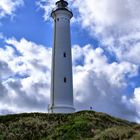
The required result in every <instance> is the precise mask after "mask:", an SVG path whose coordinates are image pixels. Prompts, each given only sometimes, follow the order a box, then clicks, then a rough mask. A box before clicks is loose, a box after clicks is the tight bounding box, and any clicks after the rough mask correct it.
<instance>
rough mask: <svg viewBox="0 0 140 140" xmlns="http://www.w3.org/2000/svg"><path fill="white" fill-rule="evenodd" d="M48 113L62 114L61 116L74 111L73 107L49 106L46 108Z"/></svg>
mask: <svg viewBox="0 0 140 140" xmlns="http://www.w3.org/2000/svg"><path fill="white" fill-rule="evenodd" d="M48 112H49V113H62V114H68V113H74V112H75V109H74V107H73V106H70V105H55V106H52V105H50V106H49V107H48Z"/></svg>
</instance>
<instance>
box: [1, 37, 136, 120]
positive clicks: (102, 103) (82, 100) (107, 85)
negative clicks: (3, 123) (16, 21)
mask: <svg viewBox="0 0 140 140" xmlns="http://www.w3.org/2000/svg"><path fill="white" fill-rule="evenodd" d="M51 51H52V49H51V48H46V47H45V46H42V45H38V44H36V43H34V42H31V41H28V40H26V39H24V38H22V39H20V40H16V39H15V38H9V39H5V46H4V47H3V48H1V49H0V56H1V57H0V73H1V75H0V97H1V98H0V113H2V114H3V113H4V114H5V113H18V112H33V111H39V112H47V106H48V104H49V99H50V75H51V74H50V73H51V72H50V69H51V65H50V64H51ZM72 54H73V74H74V76H73V81H74V97H75V98H74V100H75V107H76V110H81V109H89V107H90V106H93V109H94V110H97V111H102V112H106V113H109V114H111V115H114V116H118V117H122V118H126V119H129V120H134V121H138V120H139V119H138V117H139V113H138V112H139V108H138V106H139V105H138V104H136V103H132V101H133V102H136V101H135V98H137V97H135V96H136V95H135V94H134V95H135V96H134V97H131V98H130V97H127V96H126V95H125V93H124V92H123V91H124V88H126V87H127V80H126V77H128V78H129V77H130V78H131V77H133V76H136V75H137V74H138V73H137V72H138V66H137V65H135V64H132V63H129V62H127V61H122V62H112V63H109V62H108V58H107V57H106V55H105V54H104V50H103V49H102V48H100V47H99V48H96V49H93V47H92V45H86V46H84V47H80V46H78V45H74V46H73V48H72ZM131 100H132V101H131ZM108 108H109V109H108Z"/></svg>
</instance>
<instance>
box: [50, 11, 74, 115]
mask: <svg viewBox="0 0 140 140" xmlns="http://www.w3.org/2000/svg"><path fill="white" fill-rule="evenodd" d="M52 17H53V19H54V46H53V55H52V75H51V103H50V106H49V112H50V113H72V112H74V111H75V109H74V106H73V82H72V60H71V38H70V19H71V17H72V13H71V12H70V11H67V10H56V11H55V12H53V13H52ZM64 53H65V54H66V57H64ZM65 77H66V83H65V82H64V78H65Z"/></svg>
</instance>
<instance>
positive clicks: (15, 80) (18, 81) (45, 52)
mask: <svg viewBox="0 0 140 140" xmlns="http://www.w3.org/2000/svg"><path fill="white" fill-rule="evenodd" d="M5 43H6V45H5V47H4V48H1V49H0V73H1V75H0V83H1V86H0V88H1V92H0V94H1V95H3V94H4V95H5V96H3V98H1V105H0V107H3V108H1V110H8V111H10V112H24V111H27V112H31V111H45V110H46V111H47V103H48V100H49V91H50V88H49V87H50V64H51V63H50V60H51V48H45V47H44V46H42V45H37V44H35V43H33V42H30V41H27V40H26V39H24V38H23V39H21V40H20V41H17V40H16V39H14V38H11V39H7V40H5ZM8 73H9V74H8ZM2 104H4V106H3V105H2Z"/></svg>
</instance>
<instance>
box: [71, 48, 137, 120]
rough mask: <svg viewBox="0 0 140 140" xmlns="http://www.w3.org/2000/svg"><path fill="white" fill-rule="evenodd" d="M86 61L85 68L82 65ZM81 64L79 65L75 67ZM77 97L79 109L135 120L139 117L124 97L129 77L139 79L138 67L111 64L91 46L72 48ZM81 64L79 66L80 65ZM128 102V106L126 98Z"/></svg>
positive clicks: (129, 64) (101, 50) (99, 51)
mask: <svg viewBox="0 0 140 140" xmlns="http://www.w3.org/2000/svg"><path fill="white" fill-rule="evenodd" d="M81 60H82V61H83V63H82V64H80V63H79V61H81ZM77 61H78V63H76V62H77ZM73 64H75V66H74V93H75V100H76V101H75V103H76V107H77V108H78V109H83V108H84V109H89V107H90V106H92V107H93V109H94V110H97V111H102V112H106V113H109V114H111V115H114V116H117V117H121V118H125V119H129V120H134V121H136V119H137V118H138V117H139V115H138V112H137V111H136V110H135V105H131V107H130V105H128V104H127V102H129V98H127V97H125V93H124V88H126V87H127V80H126V76H128V77H132V76H134V75H137V74H138V73H137V70H138V67H137V65H134V64H131V63H129V62H125V61H123V62H120V63H117V62H113V63H109V62H108V59H107V57H106V56H105V54H104V51H103V49H102V48H96V49H93V47H92V46H91V45H86V46H84V47H83V48H81V47H80V46H78V45H76V46H74V47H73ZM79 64H80V65H79ZM124 97H125V98H126V102H124V101H123V98H124Z"/></svg>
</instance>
